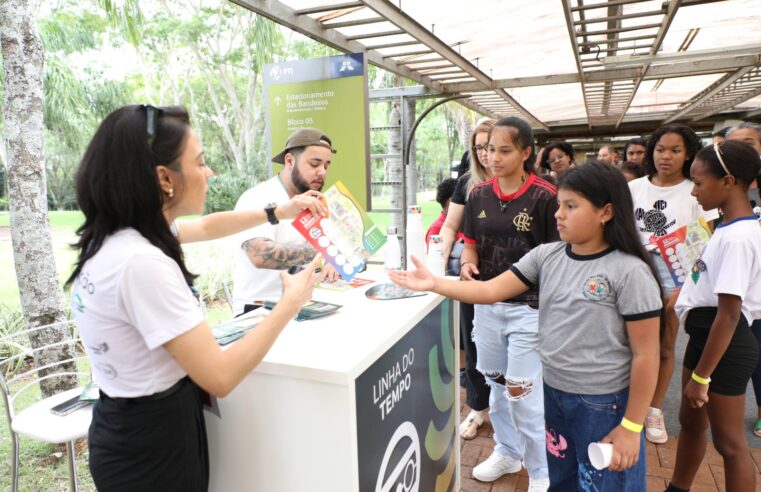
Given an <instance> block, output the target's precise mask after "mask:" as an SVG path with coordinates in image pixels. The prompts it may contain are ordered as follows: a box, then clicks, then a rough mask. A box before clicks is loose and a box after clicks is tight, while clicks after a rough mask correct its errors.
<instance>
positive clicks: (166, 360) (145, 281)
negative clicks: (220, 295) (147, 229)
mask: <svg viewBox="0 0 761 492" xmlns="http://www.w3.org/2000/svg"><path fill="white" fill-rule="evenodd" d="M71 312H72V315H73V317H74V322H75V323H76V325H77V328H78V329H79V333H80V335H81V336H82V339H83V340H84V343H85V347H86V350H87V353H88V355H89V357H90V361H91V363H92V371H93V378H94V379H95V381H97V383H98V385H99V386H100V388H101V389H102V390H103V392H105V393H106V394H107V395H108V396H111V397H124V398H134V397H138V396H146V395H152V394H153V393H157V392H160V391H163V390H165V389H167V388H169V387H170V386H172V385H173V384H174V383H176V382H177V381H178V380H179V379H181V378H182V377H184V376H185V375H186V374H187V373H186V372H185V371H184V370H183V369H182V367H180V365H179V364H177V362H176V361H175V359H174V358H173V357H172V356H171V355H170V354H169V352H167V351H166V349H164V347H163V345H164V344H165V343H166V342H168V341H170V340H172V339H174V338H176V337H177V336H179V335H182V334H183V333H186V332H188V331H190V330H191V329H193V328H194V327H196V326H198V325H199V324H200V323H201V322H202V321H203V320H204V314H203V310H202V308H201V305H200V303H199V302H198V301H197V300H196V298H195V297H194V296H193V293H192V292H191V290H190V287H188V284H187V283H186V282H185V278H184V277H183V276H182V272H181V271H180V267H179V266H178V265H177V263H175V262H174V260H172V259H171V258H169V257H168V256H166V255H165V254H164V253H163V252H162V251H161V250H160V249H158V248H157V247H155V246H153V245H152V244H151V243H150V242H148V240H147V239H146V238H145V237H143V236H142V235H141V234H140V233H139V232H137V231H136V230H134V229H131V228H129V229H122V230H120V231H117V232H116V233H114V234H112V235H111V236H109V237H108V238H106V240H105V241H104V242H103V246H102V247H101V248H100V250H98V252H97V253H96V254H95V256H93V257H92V258H90V259H89V260H87V262H86V263H85V265H84V268H83V269H82V272H81V273H80V274H79V276H78V277H77V278H76V280H75V281H74V284H73V288H72V297H71Z"/></svg>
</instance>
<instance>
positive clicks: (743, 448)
mask: <svg viewBox="0 0 761 492" xmlns="http://www.w3.org/2000/svg"><path fill="white" fill-rule="evenodd" d="M759 169H761V160H760V159H759V157H758V153H757V151H756V150H755V149H754V148H752V147H751V146H750V145H748V144H747V143H744V142H738V141H734V140H729V139H727V140H725V141H724V142H723V143H721V144H719V143H715V144H713V146H712V147H706V148H705V149H703V150H701V151H700V152H698V155H697V157H696V158H695V163H694V164H693V166H692V171H691V174H692V179H693V181H694V183H695V185H694V189H693V191H692V194H693V195H694V196H695V197H696V198H697V200H698V201H699V202H700V204H701V205H702V206H703V207H704V208H705V209H706V210H710V209H712V208H721V210H722V212H723V217H722V223H721V224H720V225H718V226H717V227H716V232H715V234H714V235H713V236H712V237H711V239H710V240H709V241H708V244H707V245H706V247H705V249H703V252H702V253H701V255H700V258H699V259H698V260H697V261H695V263H694V265H692V268H691V270H690V272H689V275H688V278H687V280H685V282H684V287H683V288H682V291H681V293H680V294H679V299H678V300H677V302H676V312H677V314H678V315H679V320H680V321H681V322H682V324H683V325H684V329H685V331H686V332H687V334H688V335H689V341H688V342H687V347H686V349H685V351H684V363H683V371H682V403H681V406H680V409H679V423H680V425H681V429H680V432H679V441H678V444H677V452H676V460H675V464H674V474H673V476H672V478H671V483H670V485H669V487H668V488H667V489H666V491H667V492H684V491H687V490H689V489H690V487H691V485H692V482H693V481H694V479H695V475H696V474H697V471H698V468H699V467H700V463H701V462H702V461H703V458H704V456H705V451H706V443H707V441H708V439H707V431H708V429H709V425H710V430H711V436H712V438H713V445H714V447H715V448H716V451H718V452H719V454H720V455H721V457H722V459H723V462H724V487H725V490H729V491H732V492H750V491H753V490H756V486H755V481H756V475H757V472H756V470H755V466H754V464H753V460H752V459H751V456H750V452H749V451H750V450H749V449H748V441H747V440H746V438H745V430H744V426H745V422H744V421H745V393H746V391H747V388H748V380H749V379H750V378H751V374H752V373H753V371H754V369H755V368H756V364H757V361H758V343H757V341H756V339H755V337H754V336H753V333H752V332H751V330H750V328H749V324H750V323H751V322H752V321H753V320H754V319H759V318H761V289H759V284H761V227H759V224H758V219H757V218H756V216H755V215H754V214H753V209H751V207H750V203H749V202H748V199H747V193H748V186H749V185H750V183H751V182H752V181H753V180H754V179H755V178H756V176H757V175H758V171H759Z"/></svg>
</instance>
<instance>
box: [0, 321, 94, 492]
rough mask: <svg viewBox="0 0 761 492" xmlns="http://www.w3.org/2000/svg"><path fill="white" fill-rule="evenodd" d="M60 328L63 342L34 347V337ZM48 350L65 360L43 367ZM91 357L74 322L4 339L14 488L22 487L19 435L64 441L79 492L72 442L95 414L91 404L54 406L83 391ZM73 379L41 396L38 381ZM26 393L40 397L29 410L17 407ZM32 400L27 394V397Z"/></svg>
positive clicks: (0, 349) (3, 382) (0, 345)
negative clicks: (62, 410)
mask: <svg viewBox="0 0 761 492" xmlns="http://www.w3.org/2000/svg"><path fill="white" fill-rule="evenodd" d="M53 331H57V332H58V333H61V332H63V333H66V335H67V338H68V339H66V340H64V341H61V342H54V343H49V344H47V345H42V346H40V347H37V348H33V347H32V344H31V342H30V340H31V339H32V338H35V339H42V338H43V337H45V336H46V335H47V334H49V333H51V332H53ZM49 351H54V352H55V353H57V358H60V359H63V360H60V361H56V362H51V363H49V364H46V365H42V366H39V365H38V364H37V361H38V360H39V357H40V355H41V354H43V353H45V352H49ZM90 374H91V373H90V371H89V364H88V363H87V356H86V354H85V351H84V347H83V346H82V343H81V339H80V338H79V336H78V334H77V332H76V328H75V327H74V325H73V323H72V322H70V321H67V322H63V323H54V324H52V325H46V326H40V327H36V328H32V329H27V330H20V331H19V332H17V333H13V334H10V335H6V336H4V337H2V338H0V387H1V388H2V395H3V403H4V404H5V412H6V416H7V419H8V427H9V428H10V436H11V444H12V449H11V471H12V473H11V480H12V490H13V492H17V491H18V482H19V465H20V464H19V436H25V437H30V438H32V439H37V440H40V441H44V442H48V443H51V444H62V443H66V453H67V455H68V461H69V482H70V487H71V490H72V491H76V490H77V474H76V450H75V449H74V442H75V441H76V440H77V439H79V438H80V437H84V436H86V435H87V431H88V429H89V428H90V420H91V418H92V405H87V406H85V407H83V408H80V409H78V410H75V411H74V412H72V413H70V414H69V415H65V416H58V415H55V414H53V413H51V411H50V409H51V408H52V407H54V406H55V405H57V404H59V403H62V402H64V401H66V400H68V399H69V398H71V397H73V396H74V395H77V394H81V392H82V386H84V385H85V384H86V383H88V382H89V381H90V379H91V375H90ZM72 380H74V381H75V382H76V386H77V387H75V388H73V389H68V390H65V391H62V392H60V393H57V394H55V395H53V396H51V397H49V398H42V397H41V396H39V389H38V388H39V384H40V382H41V381H45V382H46V384H55V385H58V384H62V386H63V385H64V384H66V383H68V387H71V386H70V385H71V382H72ZM22 394H27V395H36V397H35V398H34V399H35V400H36V402H35V403H32V404H31V405H27V406H26V407H25V408H19V407H18V403H19V400H18V397H19V396H20V395H22ZM28 399H29V398H27V397H24V398H23V400H28Z"/></svg>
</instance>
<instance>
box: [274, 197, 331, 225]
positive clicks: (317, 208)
mask: <svg viewBox="0 0 761 492" xmlns="http://www.w3.org/2000/svg"><path fill="white" fill-rule="evenodd" d="M304 210H309V211H310V212H312V213H313V214H314V215H318V216H322V217H327V216H328V206H327V200H326V199H325V195H323V194H322V193H320V192H319V191H317V190H308V191H306V192H304V193H302V194H300V195H296V196H294V197H293V198H291V199H290V200H289V201H288V202H286V203H284V204H282V205H279V206H278V212H280V214H282V218H283V219H295V218H296V217H297V216H298V215H299V214H300V213H301V212H303V211H304Z"/></svg>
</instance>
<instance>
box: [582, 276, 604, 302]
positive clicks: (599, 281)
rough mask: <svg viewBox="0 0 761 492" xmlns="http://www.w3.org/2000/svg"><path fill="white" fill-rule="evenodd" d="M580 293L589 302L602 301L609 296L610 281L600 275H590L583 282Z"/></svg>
mask: <svg viewBox="0 0 761 492" xmlns="http://www.w3.org/2000/svg"><path fill="white" fill-rule="evenodd" d="M582 292H583V293H584V297H586V298H587V299H589V300H590V301H604V300H605V299H607V298H608V296H609V295H610V281H609V280H608V277H607V276H605V275H603V274H601V273H598V274H597V275H592V276H591V277H589V278H588V279H587V280H586V281H585V282H584V286H583V290H582Z"/></svg>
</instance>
